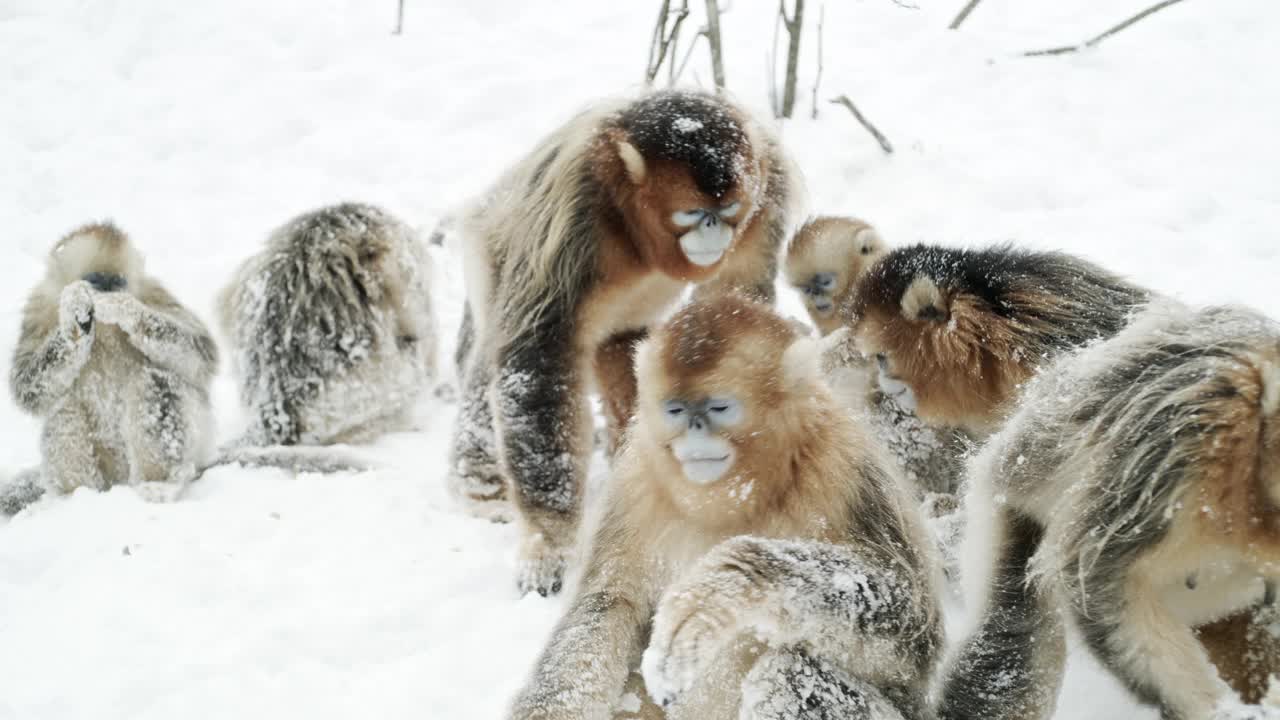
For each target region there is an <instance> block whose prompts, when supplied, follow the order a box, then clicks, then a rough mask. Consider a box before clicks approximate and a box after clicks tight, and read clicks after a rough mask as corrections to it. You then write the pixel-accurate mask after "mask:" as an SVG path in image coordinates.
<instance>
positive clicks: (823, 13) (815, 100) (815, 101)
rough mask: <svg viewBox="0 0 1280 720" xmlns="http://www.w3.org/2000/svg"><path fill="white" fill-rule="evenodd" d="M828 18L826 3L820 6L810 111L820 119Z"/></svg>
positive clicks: (810, 114) (813, 116) (810, 115)
mask: <svg viewBox="0 0 1280 720" xmlns="http://www.w3.org/2000/svg"><path fill="white" fill-rule="evenodd" d="M826 19H827V6H826V5H825V4H823V5H819V6H818V74H817V76H816V77H814V79H813V97H812V104H813V110H812V111H811V112H810V113H809V117H810V118H812V119H814V120H817V119H818V87H819V86H820V85H822V25H823V23H824V21H826Z"/></svg>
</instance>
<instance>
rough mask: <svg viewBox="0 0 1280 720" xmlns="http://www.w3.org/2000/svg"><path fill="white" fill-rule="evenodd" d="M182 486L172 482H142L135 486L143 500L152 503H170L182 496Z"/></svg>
mask: <svg viewBox="0 0 1280 720" xmlns="http://www.w3.org/2000/svg"><path fill="white" fill-rule="evenodd" d="M182 487H183V486H182V485H180V484H178V483H171V482H141V483H138V484H137V485H134V486H133V489H134V491H135V492H137V493H138V496H139V497H141V498H142V499H143V500H146V501H147V502H150V503H169V502H173V501H174V500H177V499H178V496H179V495H181V494H182Z"/></svg>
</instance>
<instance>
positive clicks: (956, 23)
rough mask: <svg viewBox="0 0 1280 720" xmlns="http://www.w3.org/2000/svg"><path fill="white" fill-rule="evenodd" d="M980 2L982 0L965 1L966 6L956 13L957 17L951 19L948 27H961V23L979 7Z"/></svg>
mask: <svg viewBox="0 0 1280 720" xmlns="http://www.w3.org/2000/svg"><path fill="white" fill-rule="evenodd" d="M979 2H982V0H969V2H967V3H965V5H964V7H963V8H961V9H960V14H959V15H956V19H955V20H952V21H951V24H950V25H948V26H947V29H949V30H956V29H958V28H959V27H960V23H962V22H964V21H965V19H966V18H968V17H969V13H971V12H973V9H974V8H976V7H978V3H979Z"/></svg>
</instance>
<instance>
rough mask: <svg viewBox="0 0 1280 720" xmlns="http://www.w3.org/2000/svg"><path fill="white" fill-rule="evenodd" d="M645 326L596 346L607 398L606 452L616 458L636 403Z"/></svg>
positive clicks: (597, 367) (603, 396) (598, 375)
mask: <svg viewBox="0 0 1280 720" xmlns="http://www.w3.org/2000/svg"><path fill="white" fill-rule="evenodd" d="M645 335H646V332H645V331H644V330H630V331H627V332H622V333H618V334H617V335H614V336H613V337H611V338H609V339H608V340H606V341H605V342H604V343H603V344H601V345H600V347H599V348H597V349H596V357H595V371H596V380H597V382H598V383H599V385H600V397H601V399H602V400H603V401H604V409H605V426H606V429H607V431H608V445H607V446H606V448H605V452H606V453H607V454H608V456H609V457H610V458H612V457H613V456H614V455H615V454H616V453H617V452H618V449H619V448H620V447H622V439H623V436H624V434H625V433H626V430H627V424H628V423H629V422H630V421H631V415H632V414H633V413H634V412H635V406H636V372H635V356H636V343H638V342H640V341H641V340H643V339H644V337H645Z"/></svg>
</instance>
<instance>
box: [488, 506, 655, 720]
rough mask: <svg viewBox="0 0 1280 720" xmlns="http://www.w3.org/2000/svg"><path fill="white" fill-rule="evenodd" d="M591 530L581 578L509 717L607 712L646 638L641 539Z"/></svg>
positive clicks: (566, 717)
mask: <svg viewBox="0 0 1280 720" xmlns="http://www.w3.org/2000/svg"><path fill="white" fill-rule="evenodd" d="M611 525H612V526H614V527H616V525H615V524H614V523H612V522H611V521H610V519H608V518H607V519H606V520H605V524H604V529H603V530H602V531H601V532H599V533H597V535H596V542H595V549H594V550H593V552H592V555H591V558H590V563H589V564H588V566H587V570H586V572H585V573H584V576H583V578H582V586H581V589H580V590H579V592H578V595H577V597H576V598H575V599H574V601H573V604H572V605H571V606H570V607H569V611H568V612H567V613H566V614H565V616H564V617H563V618H561V620H560V622H559V623H557V624H556V628H555V630H554V631H553V632H552V633H551V640H550V641H549V642H548V644H547V647H546V649H544V650H543V651H542V655H541V657H539V658H538V661H537V664H536V665H535V666H534V669H533V673H532V675H531V677H530V679H529V681H528V682H527V683H526V684H525V687H524V689H523V690H521V691H520V693H519V694H518V695H516V699H515V702H514V704H513V705H512V709H511V713H510V718H511V719H512V720H535V719H536V720H571V719H576V718H583V719H585V718H600V717H611V715H612V711H613V708H614V706H615V704H616V703H617V701H618V698H619V696H620V695H621V694H622V689H623V686H624V685H625V684H626V681H627V676H628V675H630V673H631V669H632V667H633V663H634V660H635V657H636V655H637V654H638V653H639V651H640V647H641V644H642V642H643V639H644V632H645V626H646V623H647V621H648V619H649V613H650V611H651V610H650V608H651V605H652V603H651V602H650V601H649V594H648V593H646V592H645V591H644V585H643V580H640V579H639V578H640V577H642V574H643V571H642V570H641V569H640V568H639V566H640V564H641V563H642V562H643V561H642V560H641V559H640V558H639V557H637V552H636V551H637V548H638V546H639V543H637V542H636V541H635V539H634V538H630V537H627V536H626V535H625V534H618V533H617V532H615V531H612V530H611V529H610V526H611Z"/></svg>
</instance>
